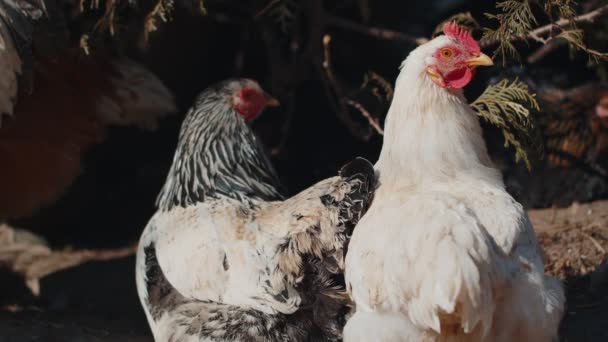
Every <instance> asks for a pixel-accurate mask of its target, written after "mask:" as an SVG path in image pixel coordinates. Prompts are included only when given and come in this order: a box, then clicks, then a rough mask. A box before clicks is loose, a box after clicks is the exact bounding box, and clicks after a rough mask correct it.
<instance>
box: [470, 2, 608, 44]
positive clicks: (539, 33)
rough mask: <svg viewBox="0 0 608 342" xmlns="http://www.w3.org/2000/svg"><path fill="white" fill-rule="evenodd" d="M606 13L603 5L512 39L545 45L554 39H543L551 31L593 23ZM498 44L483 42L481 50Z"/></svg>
mask: <svg viewBox="0 0 608 342" xmlns="http://www.w3.org/2000/svg"><path fill="white" fill-rule="evenodd" d="M606 13H608V5H604V6H602V7H599V8H596V9H595V10H592V11H590V12H588V13H585V14H581V15H579V16H576V17H574V18H573V19H571V20H570V19H560V20H558V21H556V22H553V23H550V24H547V25H544V26H541V27H538V28H536V29H534V30H532V31H530V32H529V33H528V35H526V36H523V37H513V39H514V40H518V39H519V40H525V39H532V40H535V41H537V42H539V43H542V44H546V43H547V42H548V41H551V40H552V39H553V38H554V37H550V38H548V39H547V38H543V37H544V36H545V35H547V34H551V33H552V31H553V29H555V28H560V29H561V28H564V27H565V26H567V25H568V24H571V23H572V22H574V23H582V22H594V21H595V19H597V18H598V17H600V16H602V15H604V14H606ZM496 43H498V42H497V41H496V40H485V41H482V42H481V47H482V48H487V47H490V46H493V45H494V44H496Z"/></svg>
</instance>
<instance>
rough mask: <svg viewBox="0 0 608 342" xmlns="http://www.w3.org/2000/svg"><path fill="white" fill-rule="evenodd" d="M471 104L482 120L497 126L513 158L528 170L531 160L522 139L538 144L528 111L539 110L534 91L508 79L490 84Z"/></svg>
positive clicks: (533, 144)
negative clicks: (513, 152) (511, 149)
mask: <svg viewBox="0 0 608 342" xmlns="http://www.w3.org/2000/svg"><path fill="white" fill-rule="evenodd" d="M471 106H472V107H473V109H475V111H477V113H478V114H479V116H481V117H482V118H484V120H486V121H488V122H489V123H491V124H493V125H494V126H496V127H498V128H499V129H500V130H501V131H502V134H503V137H504V139H505V147H509V146H512V147H513V148H514V149H515V160H516V161H517V162H519V161H520V160H523V161H524V163H525V164H526V167H527V168H528V170H531V168H532V163H531V162H530V158H529V157H528V153H527V151H526V148H525V147H526V146H525V144H522V142H521V140H525V141H526V142H528V143H529V144H530V145H532V146H535V147H538V146H540V144H537V141H535V140H536V137H537V134H535V133H537V131H535V129H534V125H533V124H532V121H531V116H530V112H531V110H536V111H538V110H540V108H539V106H538V102H537V101H536V94H533V93H530V91H529V89H528V86H527V85H526V84H525V83H523V82H521V81H519V80H518V79H515V80H513V81H512V82H510V83H509V80H508V79H503V80H501V81H500V82H498V83H496V84H493V85H490V86H488V87H487V88H486V90H485V91H484V92H483V93H482V94H481V95H480V96H479V98H477V99H476V100H475V101H473V102H472V103H471Z"/></svg>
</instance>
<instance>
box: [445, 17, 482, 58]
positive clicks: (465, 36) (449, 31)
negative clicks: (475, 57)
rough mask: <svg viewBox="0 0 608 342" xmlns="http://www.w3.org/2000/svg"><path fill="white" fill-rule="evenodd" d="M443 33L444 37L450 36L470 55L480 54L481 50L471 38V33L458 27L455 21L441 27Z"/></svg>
mask: <svg viewBox="0 0 608 342" xmlns="http://www.w3.org/2000/svg"><path fill="white" fill-rule="evenodd" d="M443 33H445V35H446V36H450V37H452V38H454V39H456V40H458V41H460V42H461V43H462V44H463V45H464V46H465V47H466V48H467V50H469V52H470V53H472V54H478V53H480V52H481V48H480V47H479V44H477V41H476V40H475V39H473V36H471V32H469V31H467V30H466V29H464V28H462V27H460V26H458V24H457V23H456V21H452V22H448V23H446V24H445V25H444V26H443Z"/></svg>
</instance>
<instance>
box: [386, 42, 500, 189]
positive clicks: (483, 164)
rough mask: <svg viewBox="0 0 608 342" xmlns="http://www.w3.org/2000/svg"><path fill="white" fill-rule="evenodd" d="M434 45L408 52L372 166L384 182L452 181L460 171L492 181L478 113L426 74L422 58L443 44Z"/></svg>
mask: <svg viewBox="0 0 608 342" xmlns="http://www.w3.org/2000/svg"><path fill="white" fill-rule="evenodd" d="M445 39H448V38H445ZM432 43H433V44H430V45H428V44H427V45H423V46H421V47H420V48H418V49H415V50H414V51H412V52H411V54H410V56H409V57H408V58H407V59H406V61H405V62H404V63H403V65H402V70H401V73H400V75H399V77H398V78H397V83H396V87H395V96H394V97H393V102H392V104H391V108H390V110H389V112H388V115H387V117H386V123H385V134H384V144H383V147H382V152H381V154H380V158H379V160H378V162H377V164H376V167H377V169H378V170H379V171H380V172H381V174H382V177H383V178H384V179H385V180H386V178H387V177H390V178H393V177H399V178H407V179H409V181H412V182H417V181H418V180H419V179H420V178H423V176H424V178H428V177H429V176H436V177H446V176H447V177H450V176H452V175H454V174H455V173H456V172H462V171H481V172H482V173H487V174H486V176H490V177H491V178H495V177H497V174H496V172H495V171H493V170H492V169H490V168H489V167H490V166H491V162H490V159H489V157H488V154H487V151H486V146H485V142H484V140H483V137H482V131H481V127H480V125H479V121H478V118H477V115H476V114H475V112H474V111H473V110H472V109H471V108H470V106H469V105H468V104H467V101H466V99H465V98H464V96H463V94H462V91H461V90H456V89H450V90H448V89H444V88H441V87H439V86H437V85H436V84H434V83H433V82H432V80H431V79H430V77H428V75H427V74H426V64H427V62H428V60H427V59H425V57H424V56H429V55H432V51H434V50H435V49H436V48H437V47H438V46H439V45H441V44H445V43H446V42H445V41H444V39H436V40H435V41H433V42H432ZM429 51H430V53H429ZM403 175H407V177H403Z"/></svg>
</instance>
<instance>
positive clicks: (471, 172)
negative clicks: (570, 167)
mask: <svg viewBox="0 0 608 342" xmlns="http://www.w3.org/2000/svg"><path fill="white" fill-rule="evenodd" d="M459 34H460V33H459ZM460 37H462V35H460V36H459V35H454V34H453V35H451V36H450V35H449V34H448V35H443V36H439V37H437V38H435V39H433V40H432V41H430V42H428V43H427V44H424V45H422V46H420V47H418V48H417V49H415V50H414V51H412V52H411V53H410V55H409V56H408V57H407V59H406V60H405V61H404V63H403V65H402V70H401V73H400V75H399V77H398V79H397V83H396V88H395V95H394V98H393V103H392V105H391V108H390V110H389V113H388V116H387V118H386V125H385V126H386V127H385V135H384V145H383V147H382V152H381V155H380V158H379V160H378V162H377V163H376V166H375V167H376V171H377V172H378V174H379V180H378V181H379V184H380V185H379V187H378V188H377V190H376V192H375V197H374V201H373V202H372V205H371V207H370V209H369V210H368V212H367V214H366V215H365V216H364V217H363V218H362V219H361V221H360V222H359V223H358V225H357V226H356V228H355V231H354V234H353V237H352V239H351V241H350V244H349V248H348V254H347V256H346V271H345V276H346V282H347V287H348V289H349V290H350V293H351V296H352V298H353V300H354V301H355V303H356V309H357V311H356V313H355V314H354V315H353V317H351V318H350V320H349V321H348V322H347V325H346V327H345V331H344V337H345V341H346V342H353V341H381V342H389V341H390V342H393V341H395V342H396V341H493V342H498V341H551V340H552V339H555V338H557V328H558V325H559V322H560V319H561V316H562V313H563V307H564V293H563V289H562V287H561V284H560V283H559V281H558V280H556V279H554V278H551V277H548V276H545V275H544V269H543V261H542V257H541V251H540V248H539V245H538V243H537V241H536V236H535V233H534V229H533V227H532V225H531V223H530V221H529V219H528V217H527V215H526V212H525V211H524V209H523V208H522V207H521V205H520V204H518V203H517V202H516V201H515V200H514V199H513V198H512V197H511V196H510V195H509V194H508V193H507V192H506V191H505V187H504V184H503V181H502V178H501V175H500V173H499V171H498V170H496V169H495V168H494V167H493V166H492V163H491V161H490V158H489V157H488V154H487V152H486V147H485V143H484V141H483V138H482V131H481V128H480V125H479V122H478V117H477V115H476V113H475V112H474V111H473V110H472V109H471V108H470V107H469V105H468V104H467V101H466V99H465V98H464V96H463V94H462V90H461V89H458V88H461V85H462V84H459V83H457V82H456V81H458V80H461V79H459V78H458V77H461V74H462V75H465V74H464V73H459V74H449V73H441V70H439V71H437V70H438V69H440V68H442V67H444V65H442V64H441V63H442V61H440V60H439V59H440V58H443V57H446V58H447V57H449V58H452V57H451V56H452V54H450V53H447V52H444V49H446V48H448V49H452V48H454V49H462V50H464V51H466V50H465V49H464V48H463V46H467V45H466V44H469V46H470V45H471V44H472V43H471V42H470V39H471V38H469V40H467V41H466V44H463V43H462V42H461V41H459V39H458V38H460ZM465 38H466V37H465ZM465 40H466V39H465ZM472 50H473V55H475V53H477V55H475V56H476V57H475V59H474V60H475V61H477V63H479V60H480V58H481V57H480V56H482V57H483V58H486V59H487V57H486V56H485V55H481V54H479V52H478V50H477V51H475V49H472ZM436 51H439V52H441V54H439V53H436ZM484 61H489V59H487V60H484ZM487 64H488V63H484V64H477V65H487ZM453 65H457V64H453ZM471 65H475V64H474V63H473V62H471ZM450 66H452V64H450ZM457 67H461V66H457ZM450 77H452V78H456V81H455V82H456V83H454V84H456V85H458V86H455V87H446V86H445V85H446V84H447V82H449V81H450V80H449V78H450ZM463 77H465V76H463ZM471 77H472V76H471ZM464 83H467V82H464ZM462 86H463V85H462Z"/></svg>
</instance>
